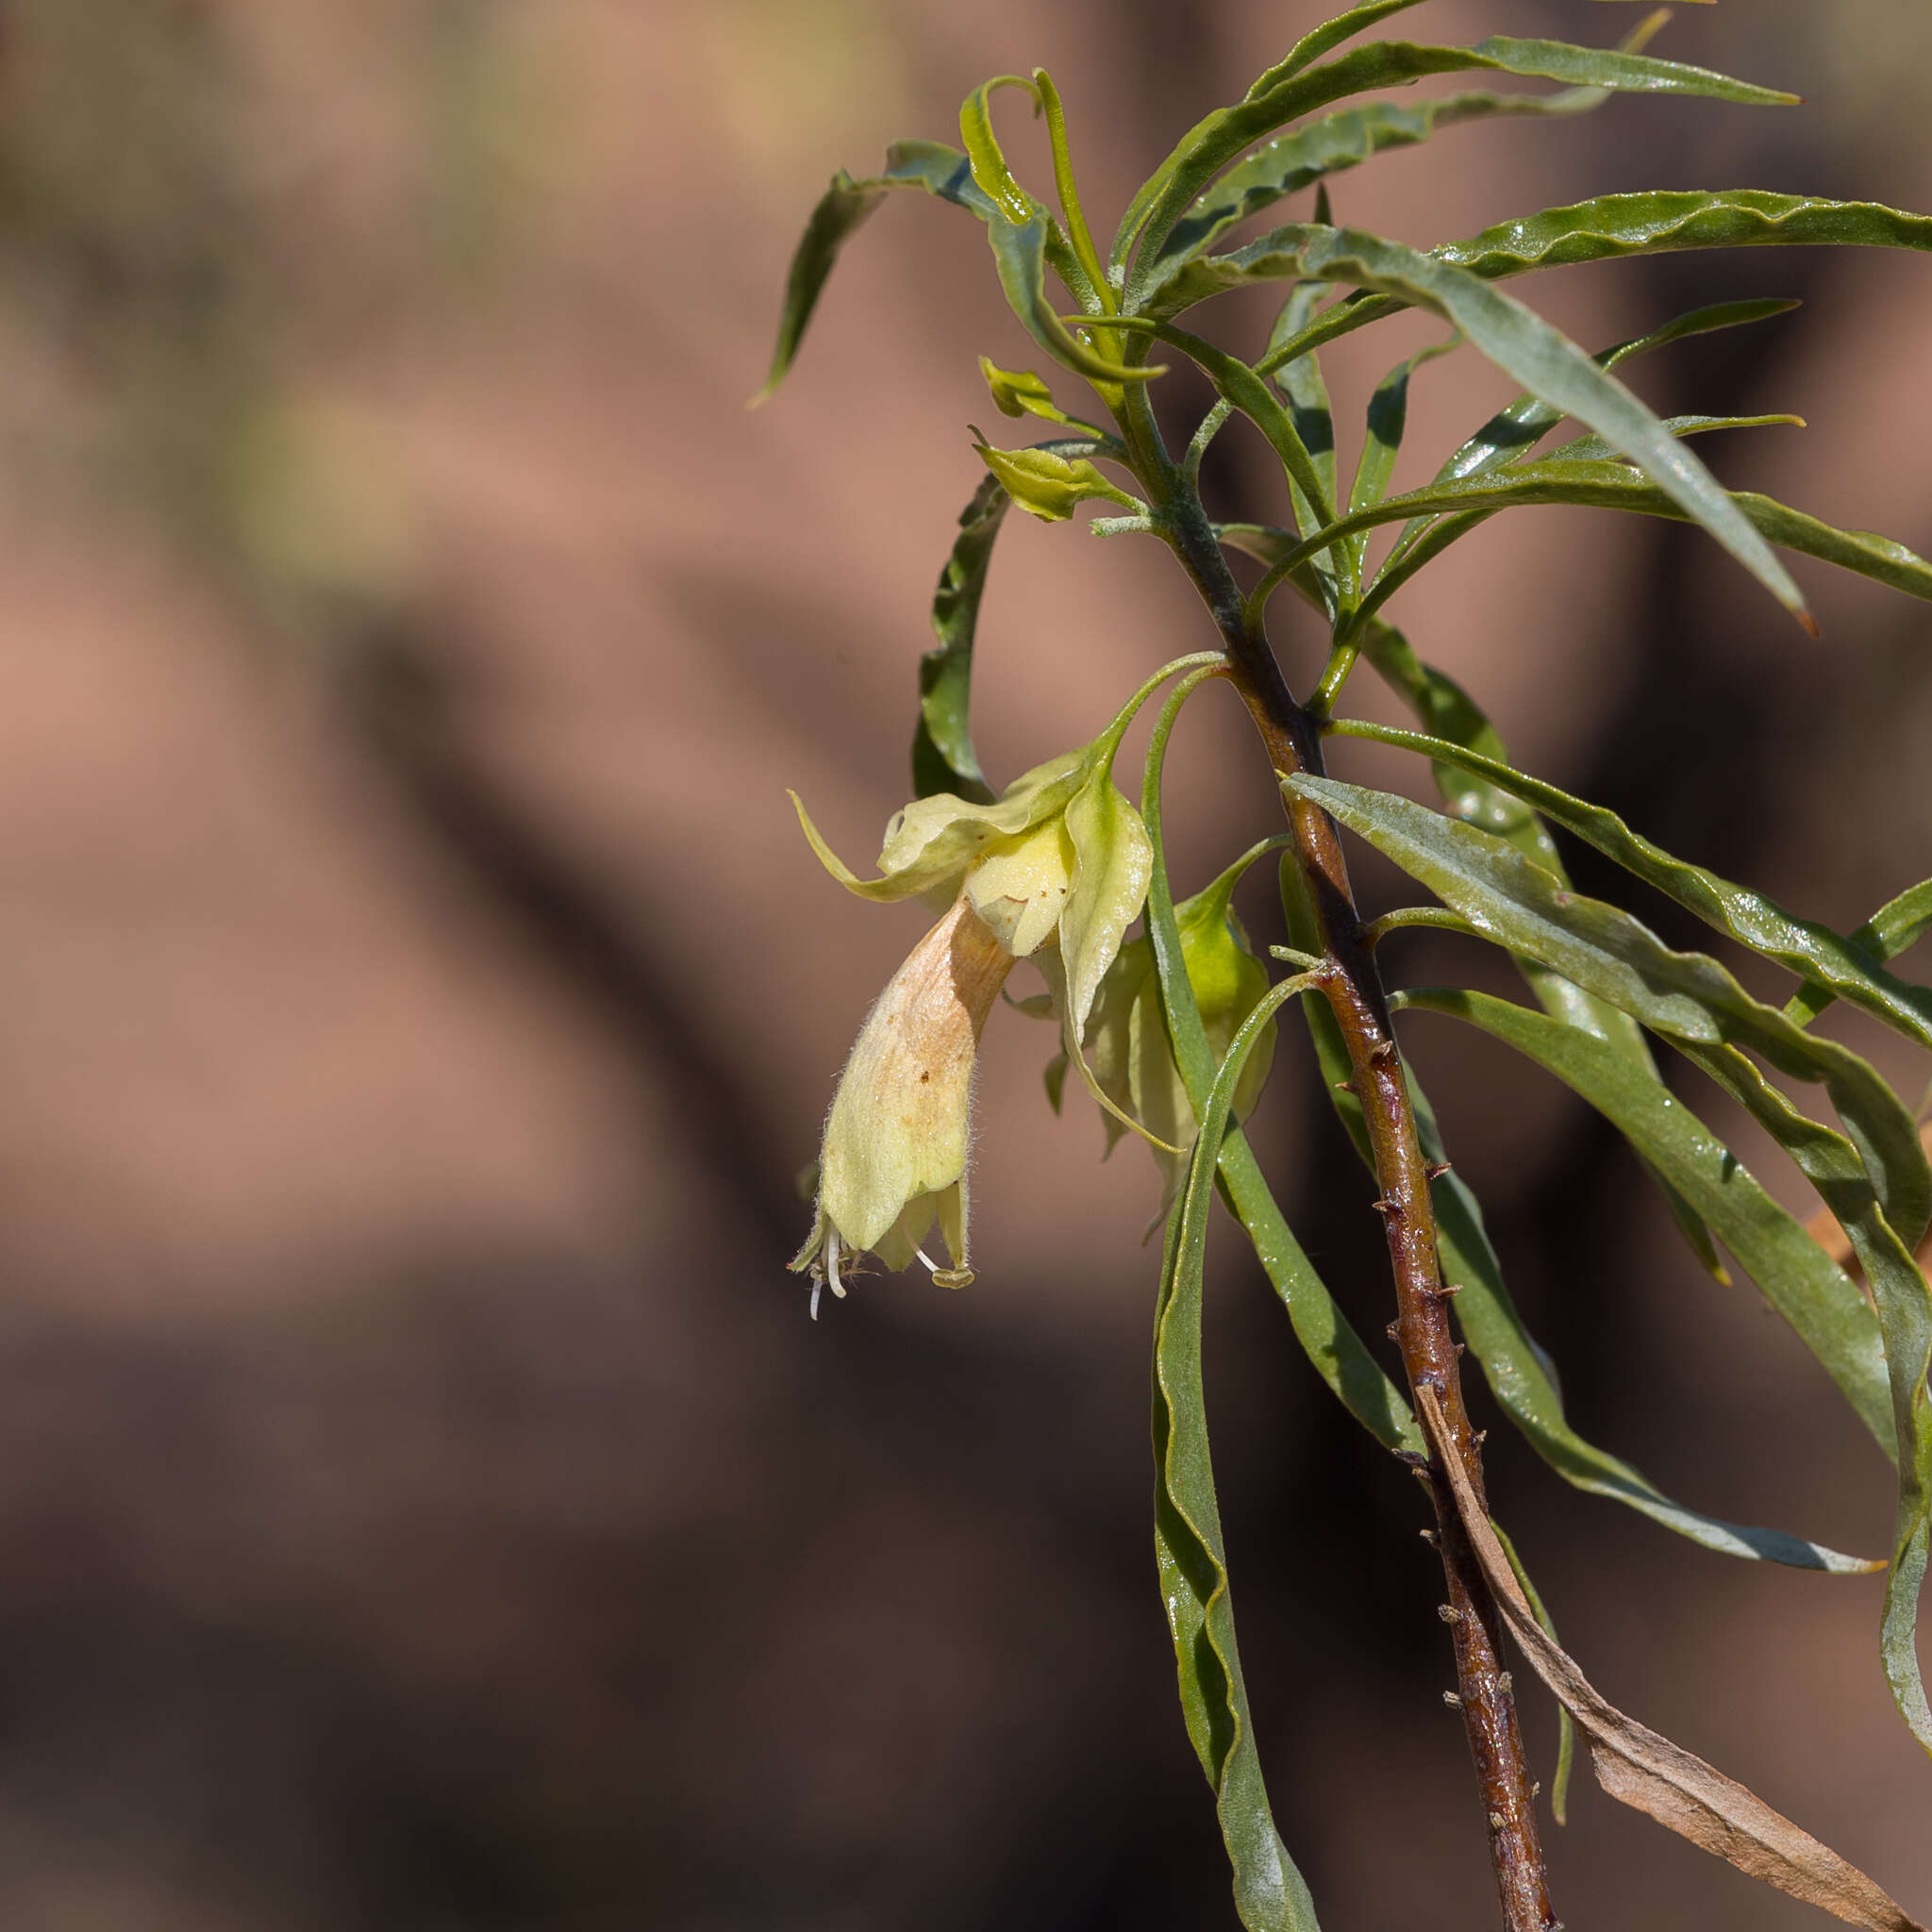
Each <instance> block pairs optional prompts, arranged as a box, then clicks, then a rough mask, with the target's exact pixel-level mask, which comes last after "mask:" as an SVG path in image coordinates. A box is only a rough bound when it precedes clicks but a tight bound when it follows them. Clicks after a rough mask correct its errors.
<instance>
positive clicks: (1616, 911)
mask: <svg viewBox="0 0 1932 1932" xmlns="http://www.w3.org/2000/svg"><path fill="white" fill-rule="evenodd" d="M1283 782H1284V784H1285V785H1286V786H1287V787H1288V788H1289V789H1290V790H1291V791H1293V792H1294V793H1295V794H1296V795H1297V796H1300V797H1304V798H1308V799H1312V800H1313V801H1314V802H1315V803H1316V804H1318V805H1319V806H1321V807H1322V808H1323V809H1324V811H1327V812H1328V813H1330V814H1331V815H1332V816H1333V817H1335V818H1336V819H1338V820H1340V821H1341V823H1342V824H1345V825H1347V826H1348V827H1349V828H1350V829H1351V830H1352V831H1355V832H1357V833H1358V834H1359V835H1360V836H1361V837H1363V838H1365V839H1367V840H1368V841H1369V842H1370V843H1371V844H1373V845H1374V847H1375V848H1376V849H1377V850H1378V851H1380V852H1381V853H1383V854H1384V855H1385V856H1386V857H1388V858H1392V859H1393V860H1394V861H1395V863H1396V864H1397V865H1399V866H1401V867H1402V869H1403V870H1404V871H1405V872H1407V874H1409V875H1410V876H1411V877H1412V878H1416V879H1420V880H1421V881H1422V882H1423V883H1424V885H1426V886H1427V887H1428V888H1429V890H1430V891H1433V892H1434V893H1435V894H1436V895H1437V896H1438V897H1439V898H1440V899H1441V900H1442V902H1443V903H1444V904H1445V905H1447V906H1449V907H1451V908H1454V909H1455V910H1456V911H1457V912H1459V913H1460V914H1461V915H1462V917H1463V918H1464V919H1465V920H1467V921H1468V922H1469V923H1470V924H1471V925H1472V926H1473V927H1474V929H1475V930H1476V931H1477V932H1479V933H1481V934H1482V935H1483V936H1485V937H1486V938H1490V939H1493V940H1495V941H1497V942H1498V943H1499V944H1501V945H1503V946H1505V947H1507V949H1508V950H1509V951H1511V952H1521V953H1527V954H1529V955H1530V956H1531V957H1532V958H1539V959H1541V960H1542V961H1543V963H1544V964H1545V965H1547V966H1550V967H1553V968H1554V969H1555V970H1556V971H1557V972H1558V973H1561V974H1563V975H1564V976H1565V977H1566V978H1568V979H1573V980H1574V981H1575V982H1576V984H1577V985H1578V986H1581V987H1582V988H1584V990H1585V991H1589V992H1593V993H1595V994H1596V995H1597V997H1598V998H1599V999H1605V1000H1607V1001H1609V1003H1610V1004H1611V1005H1612V1006H1614V1007H1617V1008H1621V1009H1622V1010H1623V1011H1624V1012H1626V1013H1628V1014H1630V1015H1631V1017H1632V1018H1633V1019H1637V1020H1641V1022H1642V1023H1643V1024H1644V1025H1646V1026H1648V1027H1649V1028H1650V1029H1651V1031H1652V1032H1654V1033H1661V1034H1663V1035H1664V1036H1665V1037H1666V1038H1668V1039H1671V1040H1672V1041H1686V1042H1688V1043H1690V1044H1691V1045H1693V1046H1716V1045H1741V1046H1748V1047H1749V1048H1750V1049H1751V1050H1752V1051H1753V1052H1755V1053H1757V1054H1760V1055H1761V1056H1763V1058H1765V1059H1767V1060H1769V1061H1770V1063H1771V1064H1772V1066H1773V1067H1774V1068H1775V1069H1776V1070H1777V1071H1778V1072H1780V1073H1784V1074H1790V1076H1791V1077H1792V1078H1794V1079H1798V1080H1806V1081H1811V1082H1814V1083H1818V1084H1822V1085H1823V1086H1824V1090H1825V1091H1826V1092H1827V1093H1828V1094H1829V1095H1830V1096H1831V1102H1832V1105H1833V1106H1834V1107H1835V1108H1837V1109H1838V1113H1839V1117H1840V1119H1841V1120H1842V1121H1843V1122H1844V1124H1845V1128H1846V1131H1847V1132H1848V1133H1849V1134H1850V1135H1851V1136H1852V1139H1853V1140H1854V1141H1855V1142H1856V1143H1857V1148H1858V1153H1859V1157H1860V1158H1861V1159H1863V1161H1864V1162H1865V1165H1866V1169H1867V1171H1868V1172H1869V1173H1870V1174H1871V1175H1872V1180H1873V1185H1874V1187H1875V1188H1876V1189H1877V1191H1878V1198H1879V1202H1880V1204H1881V1206H1882V1207H1883V1208H1884V1209H1885V1212H1886V1215H1887V1218H1888V1219H1889V1220H1890V1222H1891V1224H1892V1225H1893V1226H1894V1227H1895V1228H1897V1229H1898V1231H1899V1233H1900V1234H1901V1235H1902V1236H1903V1237H1904V1238H1905V1239H1906V1241H1907V1242H1908V1243H1911V1242H1916V1241H1918V1240H1919V1239H1920V1238H1921V1237H1922V1236H1923V1235H1924V1232H1925V1227H1926V1224H1927V1221H1928V1220H1932V1172H1928V1171H1927V1168H1926V1164H1925V1155H1924V1150H1923V1149H1922V1148H1921V1146H1920V1145H1919V1136H1918V1129H1917V1127H1916V1126H1915V1124H1913V1121H1912V1117H1911V1114H1910V1112H1909V1111H1908V1110H1907V1108H1906V1107H1905V1105H1904V1103H1903V1102H1901V1101H1900V1099H1899V1097H1898V1096H1897V1094H1895V1093H1894V1092H1893V1091H1891V1089H1890V1087H1888V1086H1887V1085H1886V1084H1885V1082H1884V1081H1883V1080H1882V1079H1880V1078H1879V1076H1878V1074H1876V1073H1875V1072H1874V1070H1873V1068H1872V1066H1871V1065H1870V1064H1869V1063H1868V1062H1867V1061H1865V1060H1863V1059H1861V1058H1859V1057H1858V1056H1857V1054H1855V1053H1853V1052H1852V1051H1851V1049H1850V1048H1849V1047H1845V1046H1840V1044H1839V1043H1838V1042H1837V1041H1827V1040H1820V1039H1817V1038H1814V1037H1813V1036H1812V1035H1810V1034H1808V1033H1807V1032H1806V1031H1805V1030H1804V1029H1803V1028H1802V1027H1800V1026H1797V1025H1795V1024H1793V1023H1792V1022H1791V1021H1790V1020H1788V1019H1787V1018H1786V1017H1785V1016H1784V1014H1783V1013H1782V1012H1780V1011H1779V1010H1778V1009H1777V1008H1774V1007H1767V1006H1765V1005H1763V1004H1762V1003H1761V1002H1759V1001H1757V1000H1755V999H1753V998H1752V997H1751V995H1750V994H1749V993H1747V992H1746V991H1744V989H1743V988H1742V987H1741V986H1740V985H1739V984H1738V982H1737V980H1736V979H1735V978H1733V977H1732V975H1731V974H1729V973H1728V972H1727V971H1726V970H1725V969H1724V967H1723V966H1721V965H1720V964H1719V963H1718V962H1717V960H1715V959H1713V958H1710V957H1709V956H1708V955H1707V954H1703V953H1676V952H1673V951H1672V950H1671V949H1670V948H1669V947H1668V946H1666V945H1665V944H1664V942H1663V941H1661V940H1660V939H1658V938H1657V935H1656V934H1655V933H1654V932H1652V931H1651V929H1650V928H1649V927H1648V926H1647V925H1645V924H1643V923H1642V921H1641V920H1639V919H1634V918H1632V917H1631V915H1630V914H1629V913H1627V912H1625V911H1624V910H1623V909H1622V908H1619V907H1615V906H1609V905H1606V904H1605V903H1604V902H1603V901H1601V900H1598V899H1589V898H1586V897H1584V896H1583V895H1582V894H1581V893H1578V892H1571V891H1565V890H1564V889H1563V888H1562V887H1560V886H1559V885H1558V884H1557V881H1556V880H1555V879H1553V878H1552V877H1551V876H1550V874H1548V873H1546V872H1544V871H1543V870H1542V868H1541V866H1539V865H1536V864H1534V863H1532V862H1531V861H1530V860H1529V859H1527V858H1524V856H1523V854H1522V853H1520V852H1518V851H1516V850H1515V849H1514V847H1512V846H1511V845H1509V844H1508V843H1507V841H1504V840H1501V839H1498V838H1495V837H1494V836H1493V835H1491V833H1488V832H1484V831H1479V830H1477V828H1476V827H1475V826H1474V825H1465V824H1459V823H1458V822H1457V821H1456V820H1454V819H1447V818H1444V817H1442V816H1441V813H1439V812H1433V811H1429V810H1427V809H1426V808H1424V807H1422V806H1419V805H1417V804H1415V803H1414V801H1413V800H1411V799H1407V798H1399V797H1397V796H1395V795H1394V794H1392V793H1391V792H1386V791H1368V790H1365V789H1364V788H1362V787H1360V786H1357V785H1343V784H1339V783H1338V782H1337V781H1336V780H1334V779H1332V778H1310V777H1305V776H1291V777H1289V778H1286V779H1284V780H1283ZM1673 1178H1674V1176H1673Z"/></svg>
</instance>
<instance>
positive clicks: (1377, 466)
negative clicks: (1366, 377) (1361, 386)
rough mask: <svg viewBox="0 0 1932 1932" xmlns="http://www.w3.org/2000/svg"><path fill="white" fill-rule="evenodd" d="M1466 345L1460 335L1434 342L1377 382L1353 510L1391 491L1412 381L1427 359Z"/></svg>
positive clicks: (1350, 497)
mask: <svg viewBox="0 0 1932 1932" xmlns="http://www.w3.org/2000/svg"><path fill="white" fill-rule="evenodd" d="M1461 346H1462V339H1461V338H1460V337H1459V336H1457V337H1454V338H1452V339H1451V340H1450V341H1446V342H1434V343H1431V344H1430V346H1429V347H1427V348H1426V349H1418V350H1417V351H1416V353H1415V354H1414V355H1413V356H1410V357H1408V358H1407V359H1406V360H1404V361H1401V362H1398V363H1397V364H1396V365H1395V367H1394V368H1393V369H1391V371H1390V372H1389V374H1388V375H1385V376H1384V377H1383V378H1382V380H1381V381H1380V382H1379V383H1377V384H1376V385H1375V391H1374V394H1373V395H1372V396H1371V397H1370V398H1369V418H1368V430H1367V434H1366V435H1365V436H1364V438H1363V440H1362V454H1361V459H1360V461H1359V462H1358V463H1357V465H1356V473H1355V483H1354V485H1353V487H1352V488H1351V489H1350V491H1349V492H1348V508H1349V511H1350V513H1351V514H1354V513H1355V512H1356V511H1357V510H1363V509H1367V508H1370V507H1371V506H1373V505H1374V504H1378V503H1380V502H1381V501H1382V499H1383V498H1384V497H1385V496H1386V495H1387V494H1388V493H1389V479H1390V477H1391V476H1392V475H1394V474H1395V459H1396V458H1397V457H1399V456H1400V455H1401V454H1402V439H1403V437H1404V436H1405V435H1406V434H1407V429H1408V385H1409V380H1410V378H1411V377H1412V376H1413V375H1415V372H1416V371H1417V370H1418V369H1420V368H1421V367H1422V365H1423V364H1424V362H1433V361H1434V360H1435V359H1436V358H1437V357H1439V356H1446V355H1448V354H1449V353H1450V351H1451V350H1453V349H1459V348H1460V347H1461Z"/></svg>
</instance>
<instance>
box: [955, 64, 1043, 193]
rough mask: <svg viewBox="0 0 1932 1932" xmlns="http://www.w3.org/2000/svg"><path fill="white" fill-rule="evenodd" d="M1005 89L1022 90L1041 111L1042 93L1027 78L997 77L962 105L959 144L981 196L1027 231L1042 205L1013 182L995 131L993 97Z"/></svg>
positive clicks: (976, 90) (978, 89)
mask: <svg viewBox="0 0 1932 1932" xmlns="http://www.w3.org/2000/svg"><path fill="white" fill-rule="evenodd" d="M1006 87H1016V88H1018V89H1020V91H1021V92H1023V93H1024V94H1026V95H1027V96H1029V97H1030V98H1031V100H1032V102H1033V110H1034V112H1035V113H1036V114H1037V113H1038V112H1039V111H1040V90H1039V88H1038V87H1037V86H1035V85H1034V83H1033V82H1032V81H1030V80H1028V79H1027V78H1026V77H1025V75H1021V74H1001V75H995V76H994V77H993V78H992V79H991V80H988V81H982V82H981V83H980V85H979V86H978V87H976V88H974V90H973V92H971V93H970V94H968V95H967V96H966V98H965V100H964V101H962V102H961V103H960V106H959V140H960V143H961V145H963V146H964V148H965V150H966V153H967V155H968V157H969V158H971V160H972V163H973V178H974V181H976V182H977V183H978V184H979V192H981V193H982V194H984V195H985V196H986V198H987V199H988V200H989V201H990V202H991V203H992V205H993V206H994V207H995V208H998V209H999V211H1000V212H1001V213H1002V214H1003V215H1005V216H1006V218H1007V220H1008V221H1009V222H1011V223H1012V224H1013V225H1014V226H1015V227H1024V225H1025V224H1026V223H1028V222H1030V221H1031V220H1032V219H1033V217H1034V215H1035V214H1036V213H1037V212H1038V211H1039V208H1040V204H1039V203H1038V202H1037V201H1035V200H1034V198H1033V197H1032V196H1031V195H1030V194H1028V193H1027V192H1026V191H1025V190H1024V188H1022V187H1021V186H1020V184H1019V182H1018V181H1016V180H1015V179H1014V178H1013V171H1012V169H1010V168H1009V167H1008V165H1007V157H1006V152H1005V150H1004V149H1003V148H1002V147H1001V146H1000V142H999V136H998V135H996V134H995V133H994V132H993V131H992V97H993V95H994V94H995V93H996V92H998V91H999V90H1000V89H1001V88H1006Z"/></svg>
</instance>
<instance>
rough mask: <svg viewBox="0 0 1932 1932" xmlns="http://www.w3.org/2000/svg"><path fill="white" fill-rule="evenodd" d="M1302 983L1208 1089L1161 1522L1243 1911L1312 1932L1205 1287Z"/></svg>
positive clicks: (1190, 1689)
mask: <svg viewBox="0 0 1932 1932" xmlns="http://www.w3.org/2000/svg"><path fill="white" fill-rule="evenodd" d="M1183 977H1185V975H1183ZM1295 985H1296V982H1295V981H1292V980H1290V981H1286V982H1284V984H1283V985H1282V986H1280V987H1277V988H1276V989H1275V990H1274V991H1273V992H1271V993H1269V994H1268V995H1267V997H1266V998H1264V999H1263V1000H1262V1002H1261V1004H1260V1005H1259V1006H1258V1007H1257V1008H1255V1010H1254V1012H1253V1013H1251V1014H1250V1015H1249V1017H1248V1018H1247V1020H1246V1021H1244V1022H1243V1023H1242V1024H1241V1029H1240V1031H1239V1032H1238V1033H1237V1034H1236V1035H1235V1038H1234V1042H1233V1044H1232V1045H1231V1046H1230V1048H1229V1049H1228V1055H1227V1058H1226V1059H1225V1060H1224V1062H1223V1063H1222V1066H1221V1069H1220V1071H1219V1073H1218V1074H1216V1076H1215V1078H1214V1080H1213V1082H1212V1083H1211V1085H1210V1086H1209V1088H1208V1091H1207V1093H1206V1094H1205V1095H1204V1096H1203V1098H1204V1101H1205V1105H1204V1106H1203V1108H1202V1109H1201V1133H1200V1138H1199V1140H1198V1141H1196V1143H1195V1148H1194V1158H1193V1161H1192V1163H1191V1167H1190V1169H1189V1173H1188V1183H1187V1187H1186V1189H1185V1190H1184V1191H1183V1192H1182V1195H1181V1203H1180V1211H1179V1213H1177V1214H1176V1215H1175V1216H1174V1219H1173V1220H1172V1221H1171V1222H1170V1224H1169V1228H1168V1240H1167V1254H1166V1259H1165V1264H1164V1266H1163V1269H1162V1278H1161V1293H1160V1306H1159V1311H1158V1314H1157V1316H1156V1318H1155V1324H1154V1466H1155V1472H1156V1484H1155V1518H1154V1520H1155V1552H1156V1556H1157V1557H1158V1563H1159V1569H1160V1593H1161V1598H1162V1600H1163V1602H1164V1603H1165V1605H1166V1608H1167V1618H1168V1627H1169V1630H1170V1631H1171V1633H1172V1635H1173V1638H1174V1660H1175V1663H1176V1665H1177V1667H1178V1671H1179V1676H1180V1691H1181V1708H1182V1711H1183V1713H1184V1714H1185V1716H1186V1718H1187V1724H1188V1733H1189V1736H1190V1737H1191V1739H1192V1740H1193V1745H1194V1749H1195V1751H1196V1753H1197V1754H1198V1755H1199V1757H1200V1759H1201V1768H1202V1770H1203V1771H1204V1772H1206V1773H1207V1774H1208V1783H1209V1784H1210V1785H1212V1786H1213V1788H1214V1795H1215V1809H1216V1810H1217V1812H1218V1813H1219V1815H1220V1819H1221V1833H1222V1838H1223V1840H1224V1843H1225V1844H1226V1847H1227V1855H1228V1861H1229V1863H1230V1864H1231V1865H1232V1867H1233V1869H1234V1893H1235V1906H1236V1909H1237V1910H1238V1911H1239V1912H1240V1914H1241V1924H1243V1925H1245V1926H1248V1927H1249V1928H1251V1932H1316V1921H1315V1907H1314V1901H1313V1900H1312V1899H1311V1898H1310V1897H1309V1895H1308V1889H1307V1884H1306V1882H1305V1881H1304V1880H1303V1878H1302V1875H1301V1874H1300V1873H1299V1872H1298V1871H1296V1870H1295V1867H1294V1863H1293V1861H1292V1860H1291V1858H1290V1857H1289V1855H1288V1851H1287V1848H1286V1847H1285V1846H1284V1845H1283V1844H1282V1842H1281V1838H1280V1834H1279V1833H1278V1832H1277V1831H1276V1830H1275V1828H1274V1815H1273V1813H1272V1812H1271V1810H1270V1808H1269V1805H1268V1792H1267V1787H1266V1785H1265V1783H1264V1782H1263V1779H1262V1775H1261V1762H1260V1756H1259V1754H1258V1752H1257V1749H1256V1746H1255V1736H1254V1724H1253V1720H1252V1718H1251V1717H1250V1715H1249V1711H1248V1698H1247V1691H1246V1687H1245V1686H1244V1684H1243V1683H1242V1680H1241V1655H1240V1652H1239V1651H1238V1649H1237V1648H1236V1644H1235V1629H1234V1607H1233V1605H1232V1603H1231V1601H1230V1600H1229V1596H1228V1576H1227V1557H1226V1552H1225V1549H1224V1544H1223V1541H1222V1534H1221V1510H1220V1506H1219V1504H1218V1503H1217V1501H1216V1498H1215V1494H1214V1472H1213V1466H1212V1463H1211V1461H1210V1459H1209V1455H1208V1423H1207V1413H1206V1394H1205V1391H1204V1389H1203V1386H1202V1377H1201V1288H1202V1272H1203V1264H1204V1260H1205V1257H1206V1253H1207V1243H1208V1213H1209V1210H1210V1208H1211V1206H1212V1202H1213V1197H1214V1188H1215V1175H1216V1171H1217V1168H1218V1165H1219V1162H1218V1159H1217V1152H1218V1149H1219V1148H1220V1146H1221V1143H1222V1139H1223V1137H1224V1134H1225V1133H1226V1131H1227V1127H1228V1113H1229V1108H1231V1107H1232V1105H1233V1102H1234V1090H1235V1087H1236V1084H1237V1083H1238V1081H1239V1080H1240V1078H1241V1073H1242V1070H1243V1068H1244V1067H1245V1065H1246V1061H1247V1057H1248V1054H1249V1053H1250V1052H1251V1051H1252V1050H1253V1048H1254V1045H1255V1043H1256V1041H1257V1040H1259V1039H1260V1038H1261V1036H1262V1034H1263V1032H1264V1031H1265V1030H1266V1027H1267V1025H1268V1023H1269V1022H1270V1021H1271V1020H1272V1019H1273V1017H1274V1009H1275V1008H1277V1007H1278V1006H1280V1004H1281V1002H1282V1000H1283V999H1284V998H1285V997H1287V996H1288V994H1289V993H1290V992H1291V991H1292V990H1293V989H1294V987H1295Z"/></svg>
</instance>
